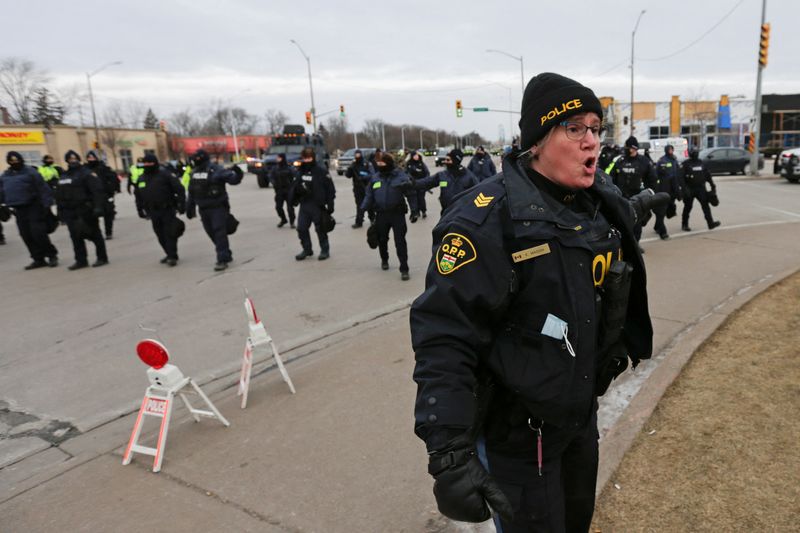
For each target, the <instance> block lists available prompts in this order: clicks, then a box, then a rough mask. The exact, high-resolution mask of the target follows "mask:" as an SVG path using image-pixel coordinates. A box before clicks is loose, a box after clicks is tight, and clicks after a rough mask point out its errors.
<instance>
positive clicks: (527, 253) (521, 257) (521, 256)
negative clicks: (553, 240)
mask: <svg viewBox="0 0 800 533" xmlns="http://www.w3.org/2000/svg"><path fill="white" fill-rule="evenodd" d="M549 253H550V245H549V244H547V243H544V244H540V245H539V246H534V247H533V248H528V249H527V250H521V251H519V252H514V253H513V254H511V259H513V260H514V262H515V263H519V262H522V261H527V260H528V259H533V258H535V257H539V256H541V255H547V254H549Z"/></svg>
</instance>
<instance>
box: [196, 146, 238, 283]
mask: <svg viewBox="0 0 800 533" xmlns="http://www.w3.org/2000/svg"><path fill="white" fill-rule="evenodd" d="M243 176H244V173H243V172H242V169H240V168H239V167H237V166H236V165H233V167H231V168H230V169H226V168H222V167H221V166H220V165H218V164H216V163H212V162H211V161H210V158H209V155H208V152H206V151H205V150H198V151H197V152H195V154H194V156H192V174H191V179H190V181H189V195H188V197H187V200H186V218H189V219H191V218H194V217H195V216H196V215H197V210H199V211H200V220H201V221H202V222H203V229H204V230H205V231H206V235H208V238H209V239H211V241H212V242H213V243H214V248H215V250H216V254H217V262H216V264H215V265H214V270H215V271H217V272H219V271H222V270H225V269H226V268H228V264H229V263H230V262H231V261H233V253H232V252H231V248H230V245H229V243H228V221H229V218H230V216H231V204H230V201H229V199H228V191H227V190H226V188H225V185H226V184H230V185H238V184H239V183H241V181H242V177H243Z"/></svg>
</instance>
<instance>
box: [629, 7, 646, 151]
mask: <svg viewBox="0 0 800 533" xmlns="http://www.w3.org/2000/svg"><path fill="white" fill-rule="evenodd" d="M645 12H646V10H645V9H642V12H641V13H639V18H637V19H636V26H634V27H633V32H632V33H631V112H630V115H629V116H630V118H629V120H630V122H631V137H633V129H634V128H633V60H634V57H633V45H634V42H635V40H636V30H637V29H638V28H639V21H640V20H642V15H644V14H645Z"/></svg>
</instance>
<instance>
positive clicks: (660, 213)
mask: <svg viewBox="0 0 800 533" xmlns="http://www.w3.org/2000/svg"><path fill="white" fill-rule="evenodd" d="M653 213H654V214H655V215H656V223H655V225H654V226H653V229H655V230H656V233H658V234H659V235H660V236H662V237H663V236H665V235H667V226H666V225H665V224H664V219H665V218H666V217H667V206H666V205H662V206H659V207H654V208H653Z"/></svg>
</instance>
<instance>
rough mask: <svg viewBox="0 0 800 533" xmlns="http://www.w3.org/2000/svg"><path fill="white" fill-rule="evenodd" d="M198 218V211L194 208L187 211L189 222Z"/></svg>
mask: <svg viewBox="0 0 800 533" xmlns="http://www.w3.org/2000/svg"><path fill="white" fill-rule="evenodd" d="M196 216H197V210H196V209H195V208H194V207H192V208H191V209H189V210H187V211H186V218H188V219H189V220H192V219H193V218H194V217H196Z"/></svg>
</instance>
